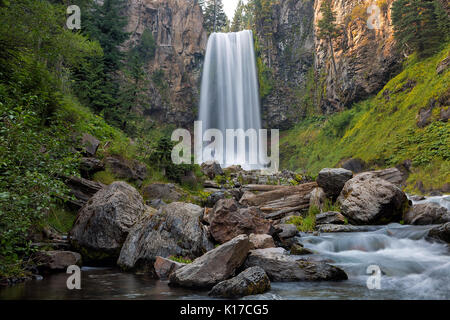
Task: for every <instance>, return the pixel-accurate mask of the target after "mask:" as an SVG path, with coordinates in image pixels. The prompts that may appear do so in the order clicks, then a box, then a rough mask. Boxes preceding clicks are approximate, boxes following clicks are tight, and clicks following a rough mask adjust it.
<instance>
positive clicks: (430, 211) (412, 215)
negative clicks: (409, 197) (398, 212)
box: [403, 202, 450, 225]
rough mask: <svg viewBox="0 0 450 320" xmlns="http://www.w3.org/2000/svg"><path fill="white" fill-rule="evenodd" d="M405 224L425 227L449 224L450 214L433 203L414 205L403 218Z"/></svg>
mask: <svg viewBox="0 0 450 320" xmlns="http://www.w3.org/2000/svg"><path fill="white" fill-rule="evenodd" d="M403 220H404V222H405V223H407V224H415V225H425V224H440V223H446V222H450V212H448V210H447V208H444V207H441V206H440V205H439V204H437V203H434V202H427V203H420V204H416V205H414V206H413V207H412V208H411V209H410V210H409V211H408V212H407V213H406V214H405V216H404V218H403Z"/></svg>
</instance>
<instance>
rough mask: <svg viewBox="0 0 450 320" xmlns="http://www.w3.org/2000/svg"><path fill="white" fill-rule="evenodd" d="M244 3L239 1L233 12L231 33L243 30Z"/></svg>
mask: <svg viewBox="0 0 450 320" xmlns="http://www.w3.org/2000/svg"><path fill="white" fill-rule="evenodd" d="M244 9H245V6H244V3H243V2H242V0H239V2H238V4H237V7H236V10H235V11H234V16H233V22H232V23H231V32H238V31H241V30H244V29H245V25H244Z"/></svg>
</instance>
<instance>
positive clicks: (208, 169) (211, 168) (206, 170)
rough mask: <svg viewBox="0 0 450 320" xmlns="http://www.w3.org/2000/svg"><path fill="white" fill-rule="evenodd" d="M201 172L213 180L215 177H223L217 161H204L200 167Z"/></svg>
mask: <svg viewBox="0 0 450 320" xmlns="http://www.w3.org/2000/svg"><path fill="white" fill-rule="evenodd" d="M201 170H202V172H203V174H204V175H205V176H207V177H208V178H210V179H214V177H215V176H217V175H223V170H222V167H221V166H220V164H219V163H218V162H217V161H206V162H203V163H202V165H201Z"/></svg>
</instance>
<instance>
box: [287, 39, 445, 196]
mask: <svg viewBox="0 0 450 320" xmlns="http://www.w3.org/2000/svg"><path fill="white" fill-rule="evenodd" d="M449 50H450V46H449V45H448V44H447V46H446V48H445V49H444V50H442V51H441V52H440V53H438V54H436V55H434V56H433V57H430V58H428V59H425V60H418V58H417V56H416V55H412V56H411V57H410V58H409V59H408V61H407V62H406V64H405V67H404V70H403V71H402V72H401V73H400V74H398V75H397V76H396V77H394V78H393V79H392V80H391V81H389V82H388V83H387V84H386V86H385V87H384V89H383V90H381V91H380V92H379V93H378V94H377V95H376V96H374V97H371V98H369V99H367V100H366V101H362V102H359V103H357V104H355V105H353V106H352V107H351V109H349V110H345V111H342V112H340V113H336V114H333V115H331V116H327V117H324V116H321V117H308V118H306V119H304V120H303V121H302V122H300V123H299V124H297V125H296V126H295V127H294V128H292V129H290V130H288V131H286V132H283V133H282V134H281V135H280V160H281V167H284V168H289V169H291V170H296V169H301V170H307V171H308V172H309V173H310V174H311V175H316V174H317V173H318V172H319V171H320V170H321V169H322V168H324V167H333V166H336V165H338V163H339V161H341V160H342V159H347V158H351V157H353V158H361V159H362V160H364V161H365V162H367V163H369V165H371V166H372V167H388V166H394V165H397V164H399V163H401V162H402V161H404V160H406V159H410V160H412V161H413V168H412V171H413V174H412V175H411V176H410V179H408V188H409V189H408V190H411V191H412V189H413V186H414V184H415V183H416V182H417V181H419V180H420V181H422V182H423V183H424V185H425V188H431V187H433V188H441V187H442V186H443V185H444V184H445V183H446V182H447V183H448V182H450V171H449V169H448V168H449V154H448V147H447V146H448V145H450V137H449V134H450V126H449V124H448V123H446V122H441V121H438V118H439V112H440V109H441V108H446V105H445V101H446V99H447V98H446V97H447V96H448V88H449V87H450V73H449V72H448V71H445V72H444V73H442V74H440V75H437V73H436V66H437V65H438V64H439V63H440V62H441V61H442V60H443V59H444V58H446V57H447V56H448V53H449ZM412 80H414V81H413V83H414V86H413V87H412V88H411V89H408V90H406V89H405V88H407V87H408V86H407V85H406V84H407V83H408V81H409V83H411V81H412ZM433 101H437V102H435V104H436V106H435V107H434V109H433V112H432V116H431V119H430V121H431V123H430V124H429V125H427V126H426V127H424V128H419V127H418V126H417V124H416V121H417V120H416V116H417V114H418V112H419V110H420V109H421V108H425V109H428V108H430V105H431V103H432V102H433ZM438 101H442V103H443V105H442V103H441V102H438ZM440 105H442V106H440Z"/></svg>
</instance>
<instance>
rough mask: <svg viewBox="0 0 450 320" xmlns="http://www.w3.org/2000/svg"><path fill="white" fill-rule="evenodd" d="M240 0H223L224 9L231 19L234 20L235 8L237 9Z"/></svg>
mask: <svg viewBox="0 0 450 320" xmlns="http://www.w3.org/2000/svg"><path fill="white" fill-rule="evenodd" d="M238 2H239V0H222V3H223V10H224V11H225V13H226V15H227V17H228V19H229V20H230V21H231V20H233V16H234V10H235V9H236V6H237V4H238Z"/></svg>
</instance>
